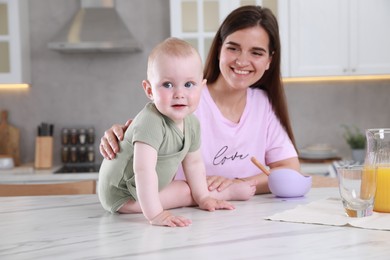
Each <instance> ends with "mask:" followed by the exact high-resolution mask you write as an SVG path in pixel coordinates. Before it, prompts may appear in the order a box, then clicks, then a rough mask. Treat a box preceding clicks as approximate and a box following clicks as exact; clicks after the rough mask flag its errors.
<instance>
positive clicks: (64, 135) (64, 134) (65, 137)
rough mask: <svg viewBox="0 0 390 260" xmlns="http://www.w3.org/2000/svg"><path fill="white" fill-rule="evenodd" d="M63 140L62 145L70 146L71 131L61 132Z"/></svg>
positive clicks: (63, 130)
mask: <svg viewBox="0 0 390 260" xmlns="http://www.w3.org/2000/svg"><path fill="white" fill-rule="evenodd" d="M61 140H62V144H65V145H66V144H69V142H70V140H69V129H68V128H63V129H62V132H61Z"/></svg>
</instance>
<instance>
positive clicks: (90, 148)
mask: <svg viewBox="0 0 390 260" xmlns="http://www.w3.org/2000/svg"><path fill="white" fill-rule="evenodd" d="M87 160H88V162H94V161H95V151H94V149H93V146H88V155H87Z"/></svg>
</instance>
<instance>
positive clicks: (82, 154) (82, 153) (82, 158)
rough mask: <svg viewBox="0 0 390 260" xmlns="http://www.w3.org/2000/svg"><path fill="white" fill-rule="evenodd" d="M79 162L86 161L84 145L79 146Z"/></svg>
mask: <svg viewBox="0 0 390 260" xmlns="http://www.w3.org/2000/svg"><path fill="white" fill-rule="evenodd" d="M78 157H79V158H78V160H79V162H86V161H87V148H86V147H85V146H80V147H79V156H78Z"/></svg>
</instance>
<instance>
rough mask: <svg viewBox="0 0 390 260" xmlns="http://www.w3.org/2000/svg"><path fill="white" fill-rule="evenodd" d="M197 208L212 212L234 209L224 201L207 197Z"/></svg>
mask: <svg viewBox="0 0 390 260" xmlns="http://www.w3.org/2000/svg"><path fill="white" fill-rule="evenodd" d="M199 208H201V209H204V210H208V211H214V210H216V209H235V207H234V206H233V204H231V203H229V202H227V201H225V200H217V199H214V198H211V197H207V198H206V199H204V200H202V201H201V202H200V203H199Z"/></svg>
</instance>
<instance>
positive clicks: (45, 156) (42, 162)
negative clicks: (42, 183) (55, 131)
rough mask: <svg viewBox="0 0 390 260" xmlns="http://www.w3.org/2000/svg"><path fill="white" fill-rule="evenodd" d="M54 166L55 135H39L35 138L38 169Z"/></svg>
mask: <svg viewBox="0 0 390 260" xmlns="http://www.w3.org/2000/svg"><path fill="white" fill-rule="evenodd" d="M52 166H53V137H52V136H39V137H37V138H36V139H35V163H34V167H35V168H37V169H44V168H51V167H52Z"/></svg>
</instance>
